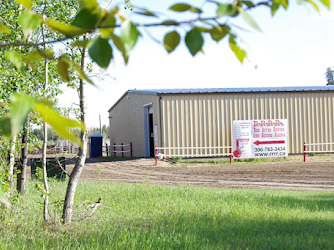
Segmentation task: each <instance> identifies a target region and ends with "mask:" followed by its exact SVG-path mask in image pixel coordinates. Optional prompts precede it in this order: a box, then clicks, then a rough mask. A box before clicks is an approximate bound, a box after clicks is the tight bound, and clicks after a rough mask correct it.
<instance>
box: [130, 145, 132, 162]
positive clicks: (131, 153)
mask: <svg viewBox="0 0 334 250" xmlns="http://www.w3.org/2000/svg"><path fill="white" fill-rule="evenodd" d="M130 155H131V158H132V142H130Z"/></svg>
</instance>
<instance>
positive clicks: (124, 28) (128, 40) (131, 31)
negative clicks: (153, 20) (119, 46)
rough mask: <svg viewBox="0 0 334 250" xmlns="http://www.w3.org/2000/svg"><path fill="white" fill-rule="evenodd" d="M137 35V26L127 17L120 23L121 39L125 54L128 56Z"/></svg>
mask: <svg viewBox="0 0 334 250" xmlns="http://www.w3.org/2000/svg"><path fill="white" fill-rule="evenodd" d="M138 35H139V32H138V30H137V27H136V26H135V25H134V24H133V23H132V22H131V21H130V20H129V19H127V20H125V22H123V23H122V25H121V40H122V42H123V44H124V48H125V51H126V55H127V56H129V53H130V51H131V50H132V48H133V47H134V46H135V44H136V43H137V40H138Z"/></svg>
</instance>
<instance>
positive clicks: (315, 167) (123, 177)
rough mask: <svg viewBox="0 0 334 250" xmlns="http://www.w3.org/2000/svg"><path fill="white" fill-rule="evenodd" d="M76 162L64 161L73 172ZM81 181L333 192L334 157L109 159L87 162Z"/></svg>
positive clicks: (72, 159)
mask: <svg viewBox="0 0 334 250" xmlns="http://www.w3.org/2000/svg"><path fill="white" fill-rule="evenodd" d="M74 162H75V159H74V158H67V159H66V168H67V169H68V171H69V172H71V170H72V169H73V166H74ZM81 180H82V181H98V180H102V181H115V182H128V183H146V182H149V183H151V184H162V185H197V186H208V187H227V188H257V189H289V190H332V191H334V156H332V155H329V156H324V157H309V158H308V160H307V162H306V163H304V162H303V161H302V156H296V157H294V158H293V159H292V160H291V161H283V162H269V163H257V164H254V163H233V164H224V165H212V164H209V163H204V164H194V165H188V164H187V165H182V163H178V164H171V163H168V162H163V161H160V162H159V165H158V166H155V165H154V159H133V160H125V161H114V160H112V159H110V158H94V159H87V161H86V166H85V169H84V171H83V173H82V175H81Z"/></svg>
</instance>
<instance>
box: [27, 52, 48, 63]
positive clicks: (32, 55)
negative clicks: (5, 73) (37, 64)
mask: <svg viewBox="0 0 334 250" xmlns="http://www.w3.org/2000/svg"><path fill="white" fill-rule="evenodd" d="M27 57H28V58H29V59H30V60H32V61H37V60H42V59H44V56H43V55H42V54H41V52H40V51H39V50H35V51H33V52H30V53H29V54H28V55H27Z"/></svg>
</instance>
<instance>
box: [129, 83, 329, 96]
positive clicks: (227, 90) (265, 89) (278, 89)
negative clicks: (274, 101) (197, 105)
mask: <svg viewBox="0 0 334 250" xmlns="http://www.w3.org/2000/svg"><path fill="white" fill-rule="evenodd" d="M164 91H166V92H164ZM312 91H314V92H324V91H334V86H329V85H324V86H293V87H255V88H212V89H205V88H203V89H200V88H198V89H146V90H144V89H143V90H129V93H130V92H131V93H136V94H146V95H180V94H218V93H219V94H229V93H230V94H233V93H275V92H312Z"/></svg>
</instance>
